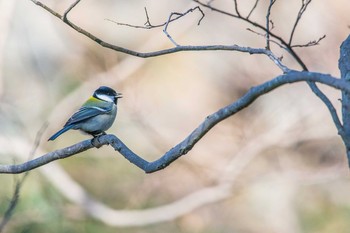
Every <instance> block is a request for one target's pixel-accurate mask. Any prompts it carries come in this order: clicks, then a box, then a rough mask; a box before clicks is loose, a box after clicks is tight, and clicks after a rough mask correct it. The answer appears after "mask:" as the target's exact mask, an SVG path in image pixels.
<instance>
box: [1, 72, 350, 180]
mask: <svg viewBox="0 0 350 233" xmlns="http://www.w3.org/2000/svg"><path fill="white" fill-rule="evenodd" d="M300 81H308V82H319V83H322V84H326V85H328V86H331V87H334V88H337V89H341V90H343V91H346V92H347V93H350V84H348V83H347V82H346V81H345V80H341V79H336V78H334V77H332V76H330V75H325V74H320V73H313V72H299V71H290V72H288V73H286V74H283V75H280V76H278V77H276V78H274V79H272V80H270V81H267V82H265V83H263V84H261V85H259V86H256V87H252V88H251V89H250V90H249V91H248V92H247V93H246V94H245V95H243V96H242V97H241V98H240V99H238V100H237V101H236V102H234V103H232V104H230V105H228V106H226V107H224V108H222V109H220V110H218V111H217V112H215V113H213V114H211V115H209V116H208V117H206V119H205V120H204V121H203V122H202V123H201V124H200V125H199V126H198V127H197V128H196V129H195V130H194V131H193V132H192V133H191V134H190V135H189V136H188V137H187V138H185V139H184V140H183V141H182V142H181V143H179V144H177V145H176V146H175V147H173V148H172V149H170V150H169V151H168V152H166V153H165V154H164V155H163V156H162V157H160V158H159V159H158V160H156V161H153V162H148V161H146V160H144V159H143V158H141V157H140V156H138V155H137V154H135V153H134V152H132V151H131V150H130V149H129V148H128V147H127V146H126V145H125V144H124V143H123V142H122V141H121V140H120V139H119V138H117V137H116V136H114V135H103V136H100V137H99V140H95V142H96V143H94V144H95V146H96V147H100V146H102V145H107V144H109V145H111V146H112V147H113V148H114V149H115V150H117V151H118V152H119V153H120V154H122V155H123V156H124V157H125V158H126V159H127V160H129V161H130V162H131V163H133V164H135V165H136V166H137V167H139V168H140V169H142V170H143V171H145V172H146V173H151V172H156V171H158V170H161V169H164V168H165V167H167V166H168V165H170V164H171V163H172V162H173V161H175V160H176V159H178V158H179V157H181V156H182V155H185V154H186V153H187V152H188V151H190V150H191V149H192V148H193V146H194V145H195V144H196V143H197V142H198V141H199V140H200V139H201V138H202V137H203V136H204V135H205V134H206V133H207V132H208V131H209V130H210V129H211V128H213V127H214V126H215V125H216V124H218V123H219V122H221V121H223V120H225V119H226V118H228V117H230V116H232V115H234V114H235V113H237V112H239V111H241V110H242V109H244V108H246V107H248V106H249V105H250V104H251V103H253V102H254V101H255V100H256V99H257V98H259V97H260V96H262V95H264V94H266V93H268V92H270V91H272V90H274V89H276V88H278V87H280V86H282V85H285V84H288V83H295V82H300ZM93 147H94V146H93V145H92V143H91V140H85V141H82V142H80V143H77V144H75V145H72V146H70V147H67V148H64V149H60V150H56V151H53V152H50V153H47V154H45V155H43V156H41V157H39V158H36V159H34V160H30V161H28V162H25V163H23V164H18V165H0V173H9V174H14V173H22V172H25V171H28V170H32V169H34V168H37V167H39V166H42V165H44V164H47V163H49V162H52V161H54V160H57V159H63V158H67V157H70V156H72V155H74V154H77V153H80V152H83V151H85V150H88V149H91V148H93Z"/></svg>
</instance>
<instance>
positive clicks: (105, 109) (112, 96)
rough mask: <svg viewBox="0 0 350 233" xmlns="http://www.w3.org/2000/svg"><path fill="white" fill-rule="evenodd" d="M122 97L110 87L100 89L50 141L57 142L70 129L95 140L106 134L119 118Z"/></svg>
mask: <svg viewBox="0 0 350 233" xmlns="http://www.w3.org/2000/svg"><path fill="white" fill-rule="evenodd" d="M122 97H123V95H122V94H121V93H118V92H116V91H115V90H113V89H112V88H110V87H107V86H101V87H99V88H98V89H97V90H96V91H95V92H94V93H93V95H92V96H91V97H90V98H89V99H88V100H87V101H86V102H85V103H84V104H83V105H82V106H81V107H80V108H79V110H78V111H76V112H75V113H74V114H73V115H72V116H71V117H70V118H69V119H68V121H67V122H66V124H65V125H64V126H63V128H62V129H61V130H59V131H58V132H57V133H55V134H54V135H52V136H51V137H50V138H49V139H48V141H53V140H55V139H56V138H57V137H58V136H60V135H61V134H63V133H65V132H66V131H68V130H70V129H74V130H80V131H82V132H84V133H87V134H90V135H92V136H93V137H94V138H95V137H97V136H99V135H102V134H106V133H105V131H106V130H107V129H109V128H110V127H111V126H112V124H113V122H114V120H115V118H116V116H117V102H118V99H119V98H122Z"/></svg>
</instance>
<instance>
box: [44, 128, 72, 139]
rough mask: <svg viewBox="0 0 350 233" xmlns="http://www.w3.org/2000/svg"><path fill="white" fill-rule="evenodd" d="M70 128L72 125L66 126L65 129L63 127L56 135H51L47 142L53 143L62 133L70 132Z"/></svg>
mask: <svg viewBox="0 0 350 233" xmlns="http://www.w3.org/2000/svg"><path fill="white" fill-rule="evenodd" d="M71 128H73V125H67V126H65V127H63V129H61V130H60V131H58V132H57V133H55V134H54V135H52V136H51V137H50V138H49V139H48V141H53V140H55V139H56V138H57V137H58V136H60V135H61V134H63V133H64V132H66V131H68V130H70V129H71Z"/></svg>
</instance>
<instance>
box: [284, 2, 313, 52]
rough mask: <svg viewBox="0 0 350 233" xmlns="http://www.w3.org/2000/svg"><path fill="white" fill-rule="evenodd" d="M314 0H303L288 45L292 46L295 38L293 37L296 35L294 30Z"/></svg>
mask: <svg viewBox="0 0 350 233" xmlns="http://www.w3.org/2000/svg"><path fill="white" fill-rule="evenodd" d="M311 1H312V0H301V7H300V9H299V12H298V15H297V18H296V20H295V22H294V25H293V28H292V31H291V33H290V37H289V42H288V45H289V46H291V45H292V40H293V37H294V32H295V29H296V28H297V26H298V24H299V22H300V19H301V17H302V16H303V14H304V12H305V11H306V8H307V7H308V6H309V4H310V3H311Z"/></svg>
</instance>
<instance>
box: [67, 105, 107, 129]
mask: <svg viewBox="0 0 350 233" xmlns="http://www.w3.org/2000/svg"><path fill="white" fill-rule="evenodd" d="M112 107H113V106H112V105H111V106H107V107H103V108H100V107H82V108H80V109H79V110H78V111H77V112H75V113H74V114H73V116H71V118H69V120H68V121H67V123H66V124H65V125H64V126H67V125H72V124H76V123H79V122H82V121H85V120H87V119H89V118H92V117H95V116H97V115H100V114H107V113H110V112H111V111H112Z"/></svg>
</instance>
